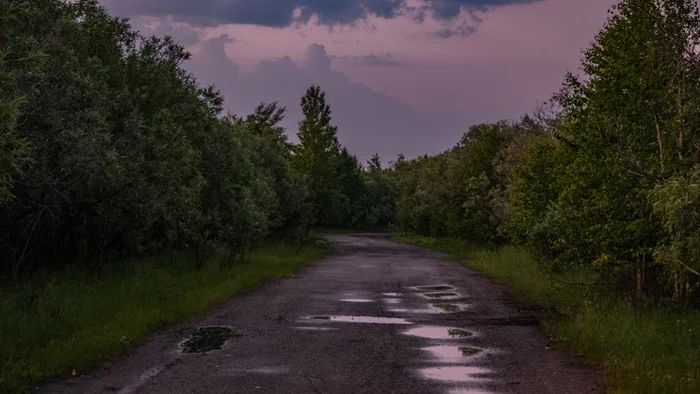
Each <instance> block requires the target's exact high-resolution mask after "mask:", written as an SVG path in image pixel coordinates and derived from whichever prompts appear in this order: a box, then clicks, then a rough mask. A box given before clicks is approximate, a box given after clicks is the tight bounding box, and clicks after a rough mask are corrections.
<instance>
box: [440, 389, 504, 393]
mask: <svg viewBox="0 0 700 394" xmlns="http://www.w3.org/2000/svg"><path fill="white" fill-rule="evenodd" d="M448 393H449V394H497V393H496V392H495V391H486V390H472V389H454V390H450V391H449V392H448Z"/></svg>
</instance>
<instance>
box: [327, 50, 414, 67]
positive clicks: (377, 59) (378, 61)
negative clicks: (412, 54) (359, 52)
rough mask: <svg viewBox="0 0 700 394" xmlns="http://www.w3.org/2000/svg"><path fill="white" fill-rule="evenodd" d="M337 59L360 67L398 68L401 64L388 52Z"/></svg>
mask: <svg viewBox="0 0 700 394" xmlns="http://www.w3.org/2000/svg"><path fill="white" fill-rule="evenodd" d="M339 59H342V60H349V61H350V63H352V64H357V65H360V66H399V65H401V64H402V63H401V62H400V61H398V60H396V59H394V57H393V56H392V55H391V53H388V52H386V53H385V52H380V53H377V54H375V53H370V54H368V55H364V56H343V57H340V58H339Z"/></svg>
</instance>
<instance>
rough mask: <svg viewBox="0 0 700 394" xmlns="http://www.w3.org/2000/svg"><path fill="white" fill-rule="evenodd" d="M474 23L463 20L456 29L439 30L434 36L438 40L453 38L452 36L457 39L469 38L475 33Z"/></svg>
mask: <svg viewBox="0 0 700 394" xmlns="http://www.w3.org/2000/svg"><path fill="white" fill-rule="evenodd" d="M474 23H478V22H474ZM474 23H470V22H469V21H466V20H464V21H462V23H461V24H460V25H458V26H457V27H453V28H449V27H445V28H443V29H441V30H439V31H438V32H437V33H435V34H436V35H437V36H438V37H440V38H450V37H454V36H458V37H466V36H470V35H472V34H474V33H476V25H474Z"/></svg>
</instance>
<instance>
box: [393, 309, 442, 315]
mask: <svg viewBox="0 0 700 394" xmlns="http://www.w3.org/2000/svg"><path fill="white" fill-rule="evenodd" d="M387 311H388V312H391V313H409V314H416V315H418V314H438V313H440V311H439V310H437V309H429V308H426V309H410V308H389V309H387Z"/></svg>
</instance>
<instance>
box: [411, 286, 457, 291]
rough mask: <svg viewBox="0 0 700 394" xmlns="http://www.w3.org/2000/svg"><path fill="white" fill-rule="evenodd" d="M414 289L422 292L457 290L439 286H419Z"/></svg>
mask: <svg viewBox="0 0 700 394" xmlns="http://www.w3.org/2000/svg"><path fill="white" fill-rule="evenodd" d="M414 289H418V290H422V291H447V290H454V289H455V288H454V287H452V286H448V285H439V286H418V287H414Z"/></svg>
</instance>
